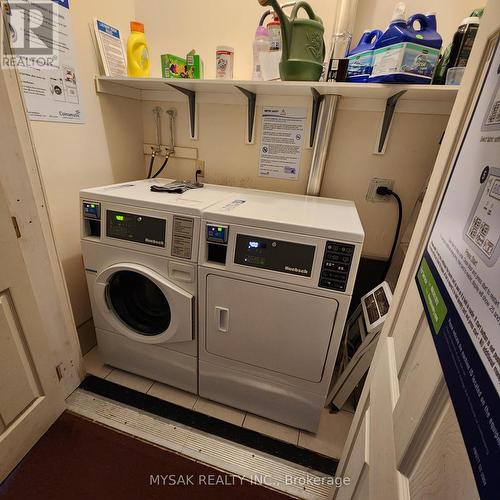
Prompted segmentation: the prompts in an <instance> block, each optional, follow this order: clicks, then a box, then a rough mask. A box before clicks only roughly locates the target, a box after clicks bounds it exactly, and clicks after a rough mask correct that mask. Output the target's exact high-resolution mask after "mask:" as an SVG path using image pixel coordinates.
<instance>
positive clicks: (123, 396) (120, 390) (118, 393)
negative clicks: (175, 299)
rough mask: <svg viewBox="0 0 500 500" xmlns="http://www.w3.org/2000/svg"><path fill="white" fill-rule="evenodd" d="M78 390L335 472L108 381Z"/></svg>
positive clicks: (94, 380)
mask: <svg viewBox="0 0 500 500" xmlns="http://www.w3.org/2000/svg"><path fill="white" fill-rule="evenodd" d="M80 388H81V389H84V390H85V391H89V392H93V393H94V394H99V395H100V396H104V397H106V398H109V399H112V400H114V401H118V402H120V403H123V404H126V405H129V406H132V407H135V408H138V409H140V410H143V411H147V412H148V413H151V414H153V415H157V416H159V417H163V418H167V419H169V420H173V421H175V422H179V423H181V424H184V425H187V426H189V427H192V428H194V429H198V430H200V431H203V432H208V433H210V434H212V435H215V436H218V437H221V438H223V439H227V440H228V441H232V442H234V443H238V444H241V445H243V446H246V447H248V448H252V449H254V450H259V451H263V452H265V453H268V454H270V455H273V456H275V457H278V458H281V459H283V460H288V461H290V462H293V463H296V464H299V465H302V466H304V467H308V468H310V469H312V470H315V471H318V472H322V473H324V474H329V475H331V476H334V475H335V472H336V470H337V465H338V461H337V460H335V459H334V458H330V457H326V456H324V455H320V454H319V453H316V452H314V451H312V450H308V449H306V448H300V447H298V446H296V445H294V444H291V443H286V442H284V441H280V440H279V439H274V438H272V437H269V436H264V435H263V434H260V433H258V432H255V431H252V430H250V429H245V428H243V427H240V426H238V425H234V424H230V423H228V422H225V421H223V420H219V419H218V418H214V417H210V416H208V415H205V414H203V413H200V412H197V411H194V410H190V409H188V408H184V407H182V406H179V405H176V404H174V403H170V402H168V401H163V400H162V399H158V398H155V397H154V396H150V395H149V394H144V393H143V392H139V391H134V390H133V389H129V388H127V387H123V386H121V385H118V384H115V383H114V382H110V381H109V380H104V379H101V378H99V377H94V376H93V375H90V376H88V377H87V378H86V379H85V380H84V381H83V382H82V383H81V385H80Z"/></svg>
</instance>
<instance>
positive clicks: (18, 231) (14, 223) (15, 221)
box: [11, 217, 21, 238]
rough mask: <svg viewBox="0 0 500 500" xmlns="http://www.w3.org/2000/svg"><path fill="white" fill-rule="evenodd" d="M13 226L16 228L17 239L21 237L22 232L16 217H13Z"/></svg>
mask: <svg viewBox="0 0 500 500" xmlns="http://www.w3.org/2000/svg"><path fill="white" fill-rule="evenodd" d="M11 219H12V225H13V226H14V231H15V232H16V236H17V238H20V237H21V231H20V230H19V224H18V223H17V219H16V218H15V217H11Z"/></svg>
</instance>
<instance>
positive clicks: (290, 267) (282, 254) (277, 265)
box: [234, 234, 316, 276]
mask: <svg viewBox="0 0 500 500" xmlns="http://www.w3.org/2000/svg"><path fill="white" fill-rule="evenodd" d="M315 250H316V247H314V246H312V245H304V244H302V243H295V242H291V241H281V240H277V239H276V240H275V239H270V238H262V237H259V236H251V235H246V234H238V235H237V237H236V250H235V253H234V262H235V263H236V264H240V265H242V266H250V267H259V268H261V269H269V270H271V271H280V272H282V273H288V274H297V275H299V276H311V272H312V268H313V262H314V253H315Z"/></svg>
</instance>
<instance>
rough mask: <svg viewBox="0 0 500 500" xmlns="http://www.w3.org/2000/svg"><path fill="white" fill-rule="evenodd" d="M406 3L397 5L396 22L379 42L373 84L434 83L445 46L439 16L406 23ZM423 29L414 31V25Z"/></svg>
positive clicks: (426, 16) (416, 18)
mask: <svg viewBox="0 0 500 500" xmlns="http://www.w3.org/2000/svg"><path fill="white" fill-rule="evenodd" d="M405 10H406V7H405V5H404V3H402V2H399V3H397V4H396V6H395V9H394V13H393V19H392V21H391V23H390V24H389V27H388V28H387V30H386V31H385V33H384V34H383V35H382V36H381V37H380V38H379V40H378V41H377V42H376V44H375V47H374V51H373V70H372V74H371V75H370V77H369V79H368V81H369V82H370V83H376V82H380V83H431V80H432V75H433V72H434V69H435V67H436V63H437V60H438V57H439V50H440V48H441V45H442V43H443V41H442V38H441V36H440V35H439V33H438V32H437V31H436V16H435V14H434V13H430V14H427V15H425V14H415V15H413V16H411V17H410V18H409V19H408V21H405ZM417 21H418V22H419V24H420V28H419V29H415V28H414V25H415V22H417Z"/></svg>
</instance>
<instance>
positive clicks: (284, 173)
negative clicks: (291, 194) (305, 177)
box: [259, 107, 307, 180]
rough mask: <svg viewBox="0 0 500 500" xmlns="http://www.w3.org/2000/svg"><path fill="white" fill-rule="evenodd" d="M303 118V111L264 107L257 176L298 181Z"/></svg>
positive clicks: (304, 118) (304, 110)
mask: <svg viewBox="0 0 500 500" xmlns="http://www.w3.org/2000/svg"><path fill="white" fill-rule="evenodd" d="M306 117H307V109H306V108H280V107H266V108H264V110H263V111H262V136H261V141H260V162H259V175H261V176H265V177H277V178H279V179H293V180H296V179H298V177H299V166H300V157H301V155H302V148H303V144H304V135H305V133H304V128H305V123H306Z"/></svg>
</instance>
